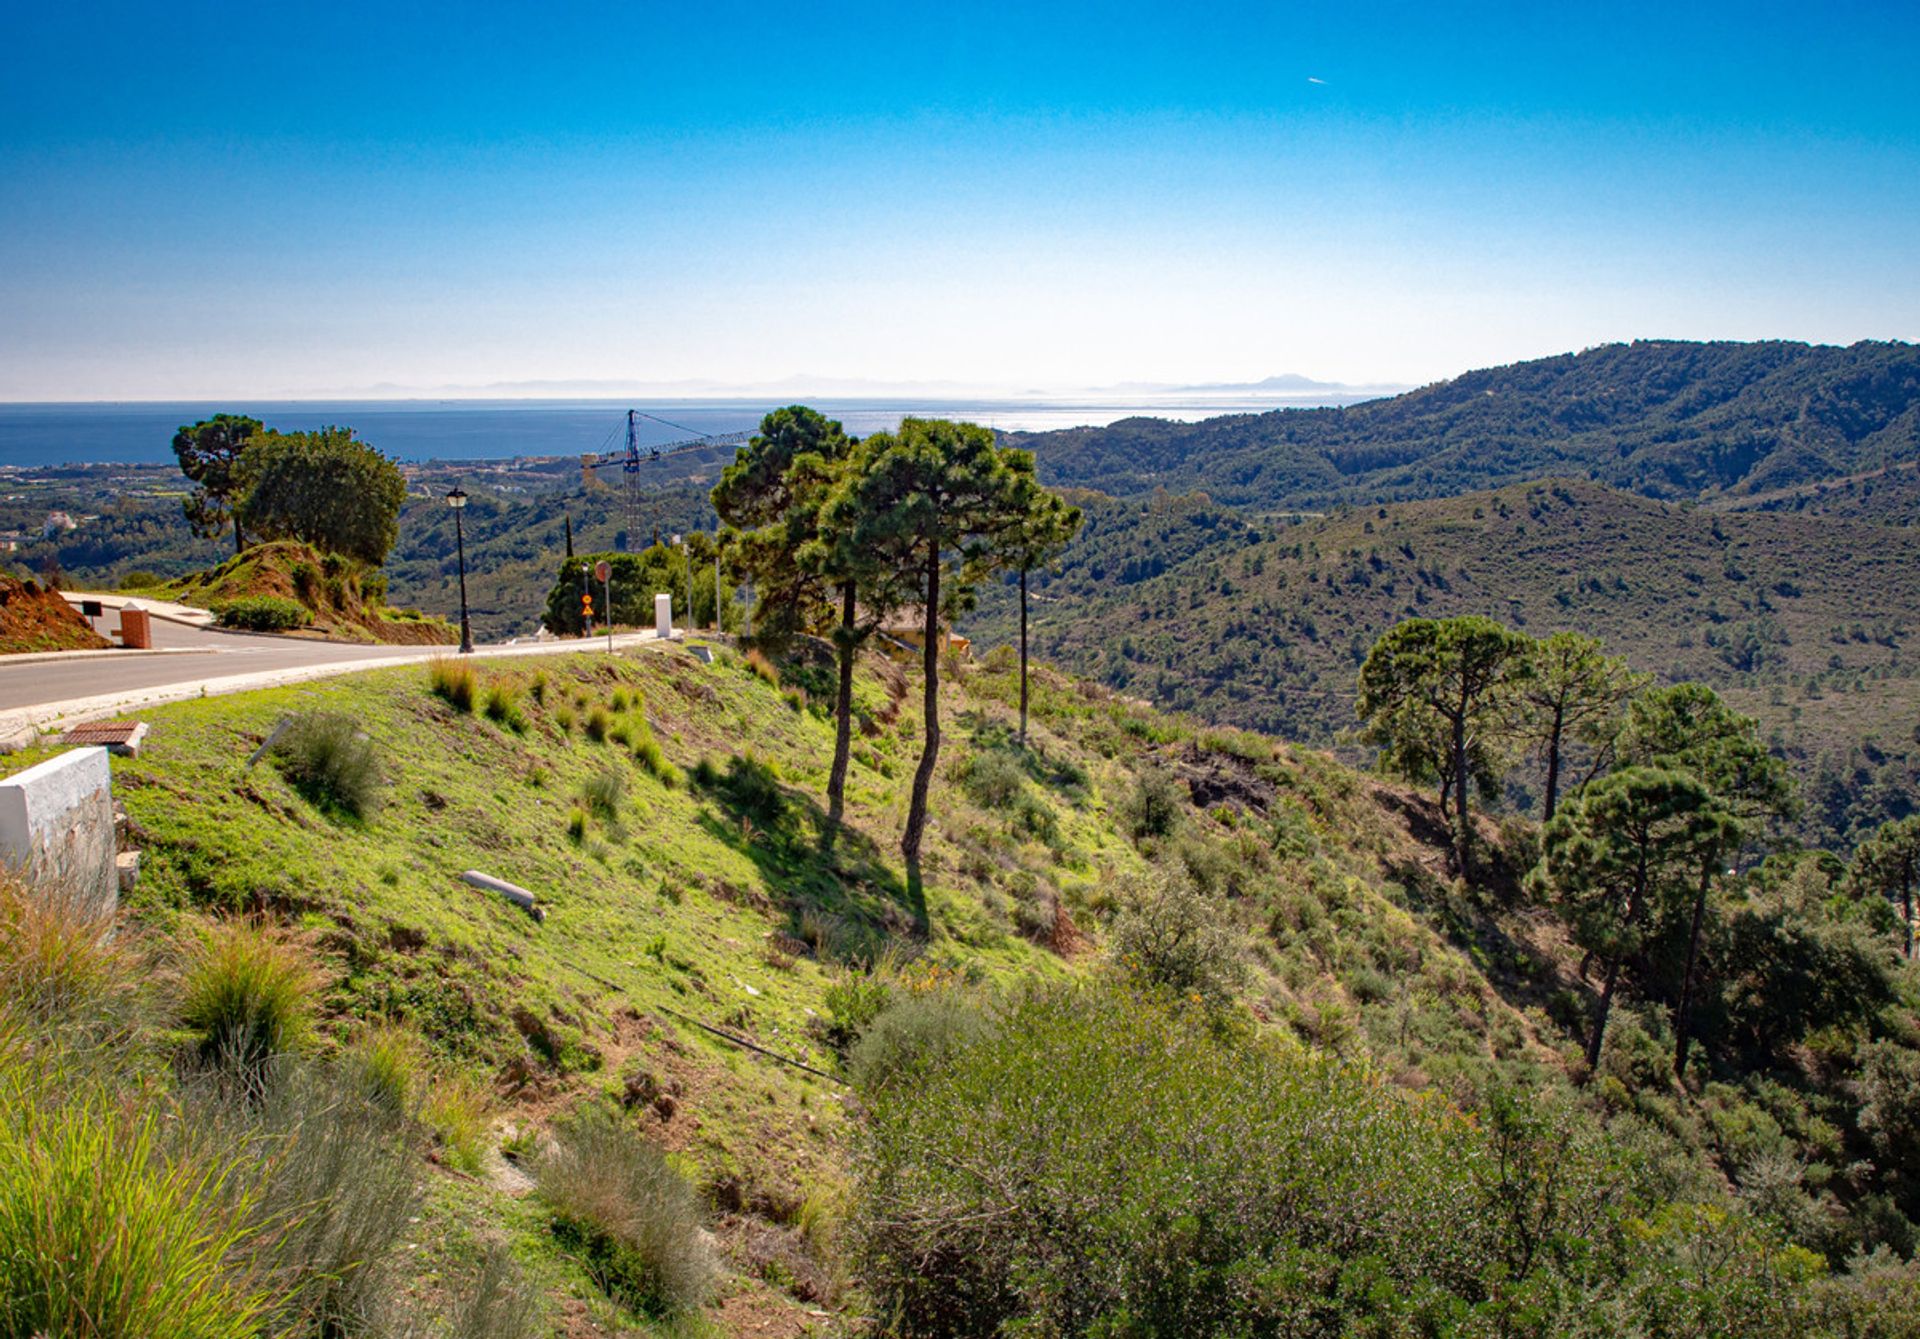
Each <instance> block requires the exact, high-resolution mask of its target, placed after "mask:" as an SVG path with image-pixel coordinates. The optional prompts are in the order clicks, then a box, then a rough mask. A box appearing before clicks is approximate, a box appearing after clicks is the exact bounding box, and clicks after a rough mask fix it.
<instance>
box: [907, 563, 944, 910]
mask: <svg viewBox="0 0 1920 1339" xmlns="http://www.w3.org/2000/svg"><path fill="white" fill-rule="evenodd" d="M924 612H925V615H926V621H925V624H924V626H923V627H922V629H921V634H922V636H923V637H924V638H925V645H924V646H923V647H922V648H921V651H922V656H923V664H924V666H925V669H926V681H927V684H926V703H925V708H924V713H923V714H924V716H925V718H926V720H925V725H924V727H923V729H924V732H925V733H924V735H923V742H922V744H921V747H920V765H919V766H918V767H916V768H914V770H913V798H912V801H911V802H910V803H909V804H908V806H907V830H906V833H905V834H904V835H903V836H902V837H901V838H900V854H901V855H902V856H904V857H905V858H906V862H907V887H908V888H909V889H910V890H912V891H913V892H916V893H917V892H918V891H919V890H920V839H921V838H922V837H923V836H925V835H926V829H927V795H928V792H929V791H931V790H932V789H933V769H934V765H935V763H936V762H938V760H939V757H940V551H939V550H938V549H935V550H933V552H932V553H931V554H930V555H929V556H928V558H927V581H926V606H925V610H924Z"/></svg>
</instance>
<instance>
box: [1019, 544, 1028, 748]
mask: <svg viewBox="0 0 1920 1339" xmlns="http://www.w3.org/2000/svg"><path fill="white" fill-rule="evenodd" d="M1026 746H1027V569H1026V568H1024V567H1023V568H1021V569H1020V747H1021V748H1025V747H1026Z"/></svg>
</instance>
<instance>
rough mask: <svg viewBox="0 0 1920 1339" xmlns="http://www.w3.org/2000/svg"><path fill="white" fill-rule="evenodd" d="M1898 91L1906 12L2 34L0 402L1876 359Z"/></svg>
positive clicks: (519, 18) (1910, 157)
mask: <svg viewBox="0 0 1920 1339" xmlns="http://www.w3.org/2000/svg"><path fill="white" fill-rule="evenodd" d="M26 11H32V12H26ZM1916 68H1920V6H1915V5H1913V4H1911V3H1907V4H1898V5H1896V4H1879V5H1874V4H1844V3H1841V4H1820V5H1809V4H1805V3H1799V4H1794V5H1784V4H1768V3H1760V4H1744V5H1731V4H1728V5H1720V4H1692V5H1676V4H1671V3H1669V4H1664V5H1589V6H1585V7H1582V8H1581V9H1579V10H1578V11H1577V12H1573V11H1571V10H1570V11H1569V12H1567V13H1561V12H1558V11H1557V10H1556V9H1555V8H1554V7H1550V6H1541V5H1524V6H1523V5H1455V6H1437V5H1431V4H1428V5H1354V4H1348V5H1331V4H1327V5H1319V4H1315V5H1301V4H1267V5H1234V4H1215V5H1211V6H1175V5H1130V4H1106V5H1046V4H1027V5H1009V6H995V5H977V6H974V7H959V6H941V7H927V8H925V9H924V10H916V9H911V8H907V7H903V6H891V5H890V6H881V5H819V6H814V7H807V6H798V5H761V4H745V3H735V4H727V3H722V4H706V5H685V4H681V5H673V6H667V5H654V4H642V5H621V6H611V5H587V4H565V3H558V4H553V5H548V6H541V7H532V6H528V7H518V6H511V7H510V6H485V5H409V4H406V3H388V4H385V5H379V6H372V5H359V4H353V3H337V4H331V5H326V6H308V5H304V4H285V5H248V6H245V7H240V6H229V5H224V4H192V3H183V4H180V5H175V6H154V5H148V6H138V7H133V6H127V7H115V6H106V5H89V4H84V3H82V4H75V5H70V6H67V7H64V8H62V7H59V6H52V5H47V6H25V5H22V6H14V7H12V9H11V10H10V11H9V16H8V17H7V18H6V19H4V20H0V398H6V399H61V398H110V397H140V398H166V397H173V396H179V397H188V396H203V395H235V396H240V395H249V396H261V395H280V394H287V393H295V392H302V391H308V392H311V391H318V390H339V391H350V390H356V389H359V388H364V387H369V386H373V385H376V384H382V383H393V384H398V385H403V386H427V387H430V386H439V385H443V384H464V385H485V384H488V383H493V382H502V381H526V380H575V379H578V380H626V381H635V382H661V381H673V380H679V379H686V378H708V379H714V380H719V381H724V382H741V383H744V382H756V381H766V380H772V379H776V378H781V377H785V376H788V375H790V374H793V373H797V372H799V373H809V374H816V375H819V376H822V377H831V378H836V379H847V378H873V379H879V380H903V381H956V382H962V383H969V384H978V385H995V386H1007V387H1028V386H1031V387H1060V388H1064V387H1075V386H1086V385H1095V384H1104V383H1110V382H1118V381H1127V380H1157V381H1183V380H1238V379H1251V378H1257V377H1261V376H1265V375H1268V374H1272V373H1278V372H1300V373H1305V374H1308V375H1311V376H1316V377H1322V378H1326V379H1332V380H1343V381H1355V382H1375V381H1394V382H1420V381H1426V380H1431V379H1435V378H1439V377H1443V376H1447V375H1451V374H1453V373H1455V372H1458V371H1461V370H1464V369H1466V368H1468V367H1472V366H1482V365H1486V364H1490V363H1498V362H1507V361H1512V360H1515V359H1520V358H1526V357H1533V356H1538V355H1542V354H1547V353H1554V352H1560V351H1564V350H1568V349H1576V348H1581V347H1585V346H1587V345H1591V344H1596V343H1601V342H1605V341H1608V340H1614V339H1625V338H1633V337H1636V336H1672V337H1689V338H1739V339H1751V338H1762V337H1785V338H1796V339H1807V340H1817V341H1829V342H1843V343H1844V342H1850V341H1852V340H1855V339H1863V338H1905V339H1914V338H1917V337H1920V99H1917V98H1916V97H1915V95H1914V73H1913V72H1914V70H1915V69H1916Z"/></svg>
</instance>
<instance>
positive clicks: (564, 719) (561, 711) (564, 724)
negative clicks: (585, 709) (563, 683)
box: [553, 706, 580, 735]
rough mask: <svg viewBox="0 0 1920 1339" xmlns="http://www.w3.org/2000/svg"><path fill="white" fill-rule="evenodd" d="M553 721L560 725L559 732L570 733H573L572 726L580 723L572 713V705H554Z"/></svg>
mask: <svg viewBox="0 0 1920 1339" xmlns="http://www.w3.org/2000/svg"><path fill="white" fill-rule="evenodd" d="M553 723H554V724H555V725H557V726H559V727H560V733H561V734H563V735H570V734H572V733H573V727H574V726H576V725H578V724H579V723H580V718H579V717H578V716H576V715H574V713H573V708H572V707H567V706H561V707H555V708H554V711H553Z"/></svg>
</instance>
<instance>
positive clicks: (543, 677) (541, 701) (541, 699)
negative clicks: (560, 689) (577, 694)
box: [527, 670, 553, 706]
mask: <svg viewBox="0 0 1920 1339" xmlns="http://www.w3.org/2000/svg"><path fill="white" fill-rule="evenodd" d="M552 682H553V681H552V679H551V678H550V677H549V676H548V674H547V672H546V671H545V670H538V671H536V672H535V674H534V676H533V682H532V683H530V684H528V685H527V696H528V697H531V698H532V699H533V701H534V704H535V705H536V706H545V705H546V704H547V689H548V687H549V686H550V685H551V684H552Z"/></svg>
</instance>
